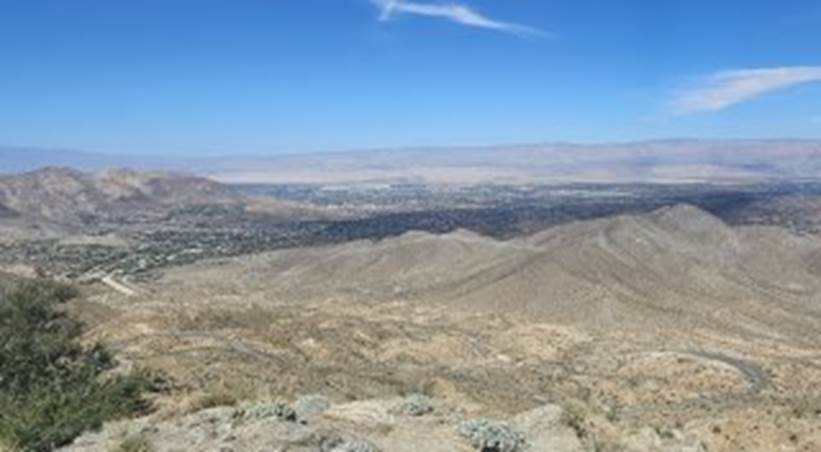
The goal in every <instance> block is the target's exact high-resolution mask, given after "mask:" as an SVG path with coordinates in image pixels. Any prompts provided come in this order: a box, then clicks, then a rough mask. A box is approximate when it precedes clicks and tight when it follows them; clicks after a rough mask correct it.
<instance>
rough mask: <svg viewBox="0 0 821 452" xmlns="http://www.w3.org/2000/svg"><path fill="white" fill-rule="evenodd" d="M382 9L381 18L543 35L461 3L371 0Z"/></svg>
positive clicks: (539, 31) (540, 32) (532, 29)
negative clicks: (416, 19)
mask: <svg viewBox="0 0 821 452" xmlns="http://www.w3.org/2000/svg"><path fill="white" fill-rule="evenodd" d="M371 2H372V3H373V4H374V5H376V7H377V8H379V10H380V16H379V19H380V20H383V21H387V20H390V19H391V18H393V17H394V16H397V15H400V14H415V15H419V16H428V17H439V18H442V19H447V20H450V21H452V22H456V23H458V24H462V25H466V26H469V27H479V28H486V29H490V30H496V31H502V32H507V33H513V34H517V35H542V34H544V32H543V31H541V30H539V29H536V28H533V27H528V26H526V25H520V24H515V23H510V22H501V21H498V20H494V19H491V18H489V17H487V16H484V15H482V14H481V13H479V12H477V11H475V10H474V9H472V8H470V7H469V6H467V5H464V4H460V3H418V2H412V1H406V0H371Z"/></svg>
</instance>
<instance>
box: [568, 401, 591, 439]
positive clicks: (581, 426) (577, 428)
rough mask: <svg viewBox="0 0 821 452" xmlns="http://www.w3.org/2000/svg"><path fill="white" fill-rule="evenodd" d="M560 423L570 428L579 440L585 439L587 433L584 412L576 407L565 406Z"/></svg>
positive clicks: (571, 405)
mask: <svg viewBox="0 0 821 452" xmlns="http://www.w3.org/2000/svg"><path fill="white" fill-rule="evenodd" d="M561 422H562V423H563V424H564V425H566V426H568V427H570V428H572V429H573V431H574V432H576V436H577V437H579V438H580V439H584V438H586V437H587V435H588V433H589V432H588V430H587V418H586V416H585V413H584V410H583V409H582V408H581V407H580V406H578V405H573V404H570V405H568V406H566V407H565V409H564V410H563V411H562V418H561Z"/></svg>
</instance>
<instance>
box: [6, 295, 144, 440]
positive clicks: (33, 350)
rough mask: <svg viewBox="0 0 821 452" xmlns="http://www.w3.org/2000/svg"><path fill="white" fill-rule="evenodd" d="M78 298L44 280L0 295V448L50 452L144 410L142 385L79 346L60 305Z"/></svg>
mask: <svg viewBox="0 0 821 452" xmlns="http://www.w3.org/2000/svg"><path fill="white" fill-rule="evenodd" d="M76 295H77V293H76V291H75V290H74V289H73V288H71V287H69V286H66V285H63V284H58V283H54V282H49V281H44V280H37V281H30V282H24V283H21V284H19V285H17V286H16V287H15V288H13V289H10V290H7V291H4V292H2V293H0V344H2V346H0V449H2V448H5V449H10V450H20V451H49V450H52V449H54V448H56V447H59V446H62V445H65V444H67V443H69V442H71V440H73V439H74V438H75V437H76V436H78V435H79V434H80V433H82V432H83V431H86V430H91V429H97V428H99V427H100V426H101V425H102V424H103V422H105V421H107V420H109V419H115V418H120V417H125V416H130V415H134V414H138V413H142V412H144V411H146V409H147V403H146V402H145V400H144V399H143V393H144V391H146V390H147V389H148V386H149V384H148V380H147V379H145V378H143V377H141V376H139V375H127V376H116V377H113V376H112V377H109V376H107V375H105V374H106V372H107V371H109V370H111V369H112V368H113V367H114V361H113V359H112V356H111V355H110V353H109V352H108V351H107V350H106V349H105V348H103V347H102V346H92V347H83V346H82V345H81V344H80V342H79V337H80V335H81V333H82V325H81V324H80V323H79V322H77V321H76V320H74V319H72V318H71V317H69V316H68V315H67V314H66V312H65V310H64V309H63V306H62V305H63V304H64V303H65V302H66V301H68V300H70V299H71V298H73V297H75V296H76Z"/></svg>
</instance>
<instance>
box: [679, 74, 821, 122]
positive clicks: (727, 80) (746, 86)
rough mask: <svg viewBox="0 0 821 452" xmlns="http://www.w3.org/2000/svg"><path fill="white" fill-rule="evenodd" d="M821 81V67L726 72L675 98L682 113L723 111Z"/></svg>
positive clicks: (708, 78) (707, 79) (714, 75)
mask: <svg viewBox="0 0 821 452" xmlns="http://www.w3.org/2000/svg"><path fill="white" fill-rule="evenodd" d="M815 81H821V66H791V67H776V68H761V69H741V70H732V71H722V72H718V73H716V74H713V75H711V76H709V77H707V78H706V79H705V80H704V81H703V82H702V84H701V86H697V87H695V88H692V89H689V90H685V91H682V92H680V93H679V94H678V96H677V97H676V99H675V108H676V111H677V112H679V113H695V112H701V111H719V110H723V109H725V108H728V107H730V106H732V105H735V104H738V103H741V102H744V101H747V100H750V99H754V98H756V97H758V96H761V95H763V94H766V93H768V92H771V91H775V90H778V89H783V88H787V87H790V86H793V85H798V84H801V83H808V82H815Z"/></svg>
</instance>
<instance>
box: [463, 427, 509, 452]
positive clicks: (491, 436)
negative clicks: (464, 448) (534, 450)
mask: <svg viewBox="0 0 821 452" xmlns="http://www.w3.org/2000/svg"><path fill="white" fill-rule="evenodd" d="M459 434H461V435H462V436H464V437H465V438H467V439H468V440H469V441H470V443H471V445H473V447H475V448H476V450H479V451H481V452H519V451H522V450H524V449H525V439H524V436H523V435H522V434H520V433H519V432H516V431H514V430H513V429H512V428H511V427H510V426H509V425H508V424H507V423H505V422H496V421H491V420H487V419H473V420H469V421H465V422H462V424H460V425H459Z"/></svg>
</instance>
